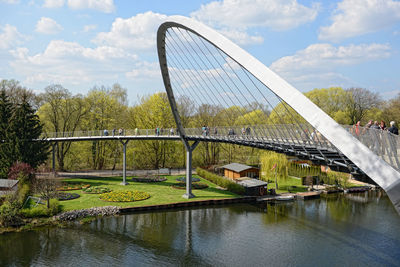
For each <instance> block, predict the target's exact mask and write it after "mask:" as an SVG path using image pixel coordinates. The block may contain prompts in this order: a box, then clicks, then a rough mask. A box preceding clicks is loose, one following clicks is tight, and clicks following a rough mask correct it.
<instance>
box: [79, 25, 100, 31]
mask: <svg viewBox="0 0 400 267" xmlns="http://www.w3.org/2000/svg"><path fill="white" fill-rule="evenodd" d="M96 28H97V25H96V24H89V25H85V26H84V27H83V30H82V31H83V32H90V31H93V30H95V29H96Z"/></svg>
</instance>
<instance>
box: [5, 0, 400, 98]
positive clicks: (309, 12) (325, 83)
mask: <svg viewBox="0 0 400 267" xmlns="http://www.w3.org/2000/svg"><path fill="white" fill-rule="evenodd" d="M171 15H183V16H188V17H192V18H194V19H196V20H198V21H201V22H203V23H205V24H207V25H209V26H211V27H213V28H214V29H216V30H218V31H220V32H221V33H223V34H224V35H225V36H227V37H228V38H229V39H231V40H232V41H234V42H235V43H237V44H239V45H240V46H241V47H242V48H244V49H245V50H247V51H248V52H249V53H251V54H252V55H254V56H255V57H256V58H258V59H259V60H260V61H261V62H263V63H264V64H265V65H266V66H268V67H270V68H271V69H272V70H274V71H275V72H277V73H278V74H279V75H281V76H282V77H283V78H285V79H286V80H287V81H288V82H289V83H291V84H292V85H294V86H295V87H296V88H298V89H299V90H301V91H303V92H305V91H309V90H311V89H314V88H326V87H331V86H341V87H343V88H348V87H364V88H368V89H370V90H372V91H375V92H380V93H381V95H382V96H383V97H384V98H391V97H394V96H395V95H397V93H399V92H400V53H399V52H400V1H393V0H342V1H319V2H318V0H317V1H302V0H298V1H296V0H224V1H197V0H191V1H183V0H168V1H165V0H147V1H128V0H126V1H122V0H120V1H119V0H27V1H24V0H0V62H1V64H0V79H16V80H19V81H20V82H21V83H22V85H24V86H26V87H28V88H31V89H33V90H35V91H37V92H41V91H43V89H44V88H45V87H46V86H48V85H50V84H61V85H63V86H64V87H66V88H68V89H69V90H70V91H72V92H73V93H86V92H87V91H88V90H90V88H92V87H93V86H95V85H105V86H111V85H112V84H113V83H115V82H118V83H120V84H121V85H122V86H123V87H125V88H127V89H128V93H129V99H130V102H131V103H133V102H135V99H136V98H137V96H138V95H139V96H141V95H146V94H150V93H153V92H156V91H164V88H163V85H162V79H161V76H160V70H159V67H158V59H157V52H156V48H155V47H156V31H157V27H158V26H159V25H160V23H162V22H163V21H164V20H166V19H168V16H171Z"/></svg>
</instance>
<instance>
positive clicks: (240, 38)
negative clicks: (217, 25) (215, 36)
mask: <svg viewBox="0 0 400 267" xmlns="http://www.w3.org/2000/svg"><path fill="white" fill-rule="evenodd" d="M219 32H220V33H222V34H223V35H225V36H226V37H228V38H229V39H231V40H233V41H235V42H236V43H237V44H239V45H249V44H261V43H262V42H263V41H264V38H262V37H261V36H251V35H249V34H248V33H247V32H245V31H238V30H235V29H225V30H219Z"/></svg>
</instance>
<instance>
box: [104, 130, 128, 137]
mask: <svg viewBox="0 0 400 267" xmlns="http://www.w3.org/2000/svg"><path fill="white" fill-rule="evenodd" d="M116 133H117V129H115V128H114V129H112V136H115V135H116ZM103 135H104V136H108V135H109V132H108V130H107V129H105V130H104V131H103ZM118 135H124V129H122V128H119V130H118Z"/></svg>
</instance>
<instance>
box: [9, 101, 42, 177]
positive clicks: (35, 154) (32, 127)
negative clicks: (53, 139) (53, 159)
mask: <svg viewBox="0 0 400 267" xmlns="http://www.w3.org/2000/svg"><path fill="white" fill-rule="evenodd" d="M11 132H12V134H13V138H14V140H15V158H14V159H15V160H14V161H20V162H25V163H28V164H29V165H30V166H32V168H34V169H36V167H37V166H39V165H40V164H42V163H44V162H45V161H46V160H47V156H48V152H49V143H48V142H45V141H43V140H41V134H42V125H41V123H40V121H39V117H38V116H37V115H36V114H35V110H34V109H33V108H32V107H31V105H30V104H29V103H28V96H27V95H25V96H22V99H21V103H20V104H18V105H17V106H16V107H15V112H14V114H13V116H12V119H11ZM33 140H35V141H33Z"/></svg>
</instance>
